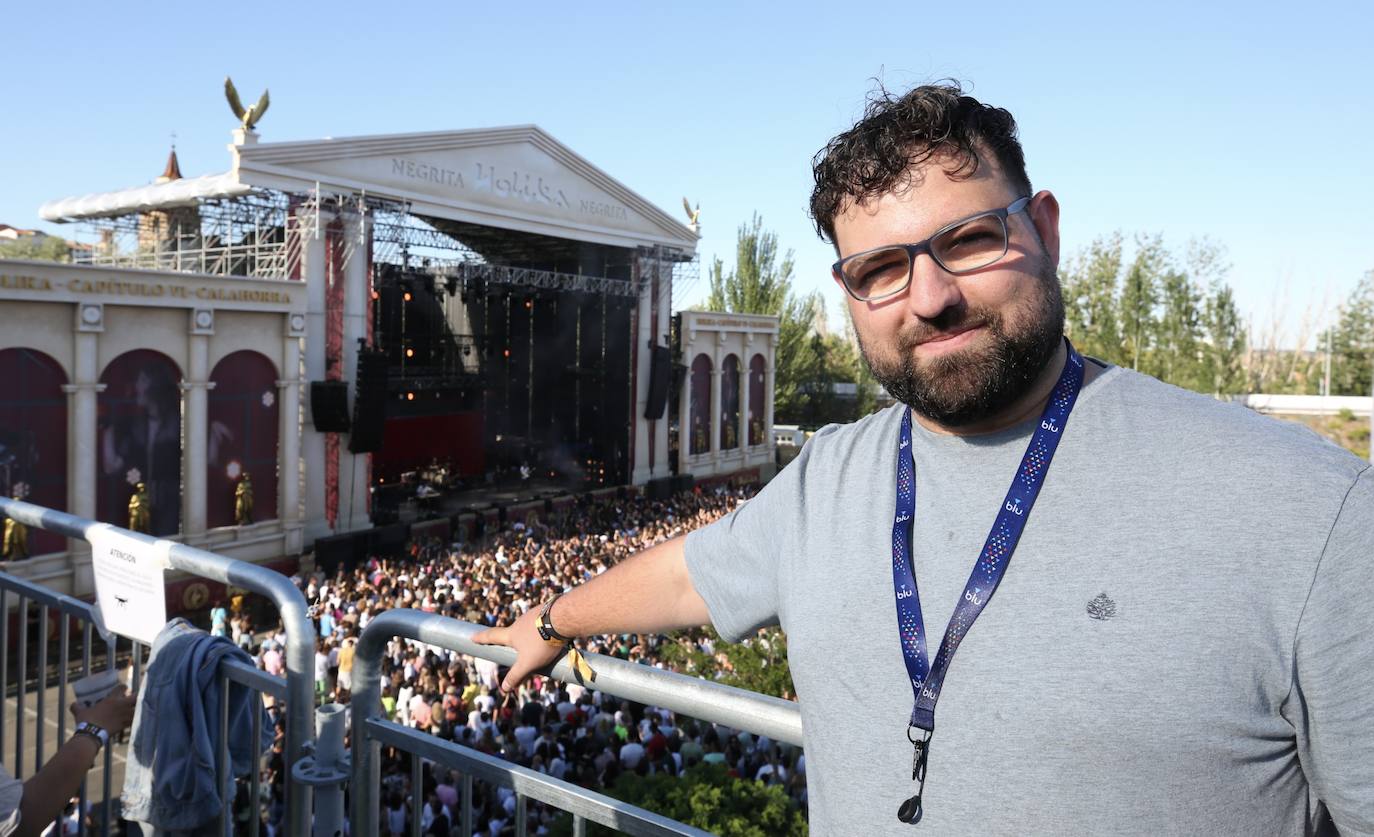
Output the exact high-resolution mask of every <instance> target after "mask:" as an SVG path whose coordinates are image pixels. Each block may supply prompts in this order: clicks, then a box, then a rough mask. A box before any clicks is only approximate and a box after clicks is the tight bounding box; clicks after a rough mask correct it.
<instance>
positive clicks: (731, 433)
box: [721, 421, 735, 450]
mask: <svg viewBox="0 0 1374 837" xmlns="http://www.w3.org/2000/svg"><path fill="white" fill-rule="evenodd" d="M734 446H735V423H734V422H733V421H727V422H726V424H725V444H724V445H722V446H721V447H723V448H725V449H726V450H729V449H731V448H733V447H734Z"/></svg>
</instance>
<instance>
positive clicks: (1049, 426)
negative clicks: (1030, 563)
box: [892, 340, 1083, 823]
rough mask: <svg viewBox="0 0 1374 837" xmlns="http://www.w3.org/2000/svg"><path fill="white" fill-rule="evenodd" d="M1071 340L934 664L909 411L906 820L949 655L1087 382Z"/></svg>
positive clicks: (903, 584) (902, 448) (900, 519)
mask: <svg viewBox="0 0 1374 837" xmlns="http://www.w3.org/2000/svg"><path fill="white" fill-rule="evenodd" d="M1064 343H1065V345H1066V346H1067V347H1068V360H1067V361H1066V362H1065V363H1064V371H1063V372H1061V373H1060V375H1059V382H1058V383H1056V384H1055V386H1054V391H1053V392H1051V393H1050V400H1049V403H1048V404H1046V405H1045V412H1044V413H1043V414H1042V415H1041V416H1040V425H1039V426H1038V427H1036V428H1035V432H1034V433H1033V434H1032V435H1031V440H1030V444H1029V445H1028V446H1027V447H1026V454H1025V456H1023V457H1022V458H1021V466H1020V467H1019V468H1018V469H1017V471H1016V476H1015V477H1014V478H1013V479H1012V481H1011V488H1009V489H1007V496H1006V499H1005V500H1003V502H1002V507H1001V508H1000V509H998V510H997V520H996V521H995V522H994V523H993V524H992V531H991V532H989V533H988V538H987V541H986V542H985V543H984V544H983V551H982V553H981V554H980V555H979V556H978V561H977V563H975V564H974V565H973V572H972V573H971V574H970V575H969V578H968V583H967V584H965V585H964V595H963V597H962V598H961V599H960V600H959V604H958V606H957V607H955V609H954V615H953V616H951V617H950V620H949V628H948V629H947V630H946V631H945V638H944V640H942V641H941V643H940V651H939V653H937V654H936V655H935V664H934V665H933V666H932V665H930V664H929V663H928V661H927V660H928V658H927V656H926V635H925V634H926V631H925V624H924V623H923V622H922V620H921V596H920V594H919V593H918V592H917V589H916V572H915V566H914V563H913V559H912V554H911V539H912V531H913V526H914V524H913V522H912V518H913V517H915V515H916V472H915V466H914V464H913V462H912V458H911V410H906V411H905V412H904V413H903V414H902V435H901V440H900V442H899V443H898V447H897V512H896V515H895V516H894V518H893V523H892V587H893V592H894V593H895V595H896V599H897V630H898V633H899V634H900V635H901V645H902V657H903V659H904V660H905V661H906V670H907V674H908V675H910V677H911V690H912V693H913V695H914V696H915V706H914V707H913V708H912V710H911V722H910V725H909V726H908V727H907V738H908V739H909V740H910V741H911V743H912V744H913V745H914V746H915V748H916V752H915V754H914V756H913V757H912V764H911V779H912V781H915V782H919V783H920V785H919V787H918V788H917V791H916V795H915V796H913V797H911V798H910V799H908V800H907V801H905V802H903V803H902V806H901V808H900V809H899V810H898V812H897V817H898V819H900V820H901V821H902V822H909V823H916V822H919V821H920V819H921V793H922V791H924V789H925V781H926V760H927V759H928V758H929V756H930V739H931V737H932V735H933V734H934V731H935V702H936V701H938V700H939V699H940V687H941V685H942V684H943V683H944V681H945V674H946V672H948V670H949V663H950V660H952V659H953V658H954V652H955V651H958V650H959V643H961V642H963V640H964V637H965V636H967V635H968V631H969V628H970V627H972V626H973V623H974V621H975V620H976V619H977V618H978V615H979V614H980V613H982V612H983V608H984V607H986V606H987V603H988V601H989V600H990V599H991V598H992V594H993V593H994V592H996V590H997V585H998V583H1000V582H1001V580H1002V575H1003V574H1004V573H1005V572H1006V571H1007V564H1008V563H1009V562H1010V561H1011V554H1012V552H1013V551H1014V550H1015V549H1016V542H1017V541H1018V540H1020V538H1021V530H1022V529H1024V528H1025V525H1026V515H1027V514H1029V513H1030V510H1031V507H1032V506H1034V505H1035V498H1036V497H1037V496H1039V494H1040V486H1041V485H1042V484H1043V483H1044V480H1045V472H1046V471H1048V470H1049V467H1050V460H1051V459H1053V458H1054V452H1055V449H1056V448H1058V447H1059V439H1060V435H1061V433H1062V432H1063V430H1064V425H1065V424H1067V423H1068V420H1069V413H1070V412H1071V411H1072V410H1073V405H1074V402H1075V401H1076V400H1077V399H1078V391H1079V389H1080V388H1081V387H1082V386H1083V358H1082V357H1081V356H1080V355H1079V354H1078V352H1077V351H1076V350H1075V349H1074V347H1073V344H1071V343H1069V342H1068V341H1067V340H1065V341H1064ZM912 729H920V730H924V731H925V734H924V735H923V736H922V737H921V738H920V739H919V740H918V739H916V738H913V737H912V734H911V731H912Z"/></svg>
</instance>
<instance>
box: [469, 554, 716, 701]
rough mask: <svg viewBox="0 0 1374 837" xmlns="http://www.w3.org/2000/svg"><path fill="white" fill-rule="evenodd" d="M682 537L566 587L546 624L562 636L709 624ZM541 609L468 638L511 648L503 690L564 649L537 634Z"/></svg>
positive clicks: (508, 689)
mask: <svg viewBox="0 0 1374 837" xmlns="http://www.w3.org/2000/svg"><path fill="white" fill-rule="evenodd" d="M685 540H686V536H682V537H677V538H673V539H672V540H670V541H665V542H663V543H661V544H659V545H658V546H655V547H651V548H649V549H646V550H644V551H643V552H640V553H638V554H637V555H633V556H631V557H630V558H627V559H626V560H624V561H622V562H621V563H619V564H617V565H615V566H614V567H611V568H610V569H609V570H607V571H606V572H604V573H602V574H601V575H599V576H597V577H596V578H594V579H592V580H591V581H588V582H587V583H586V584H583V585H581V586H579V587H575V588H573V589H572V590H570V591H568V592H567V593H566V594H564V595H563V596H562V597H561V598H559V599H558V601H557V602H555V603H554V606H553V609H552V610H551V611H550V612H549V621H550V623H552V625H553V627H554V629H555V630H556V631H558V632H559V633H560V634H562V635H564V636H567V637H582V636H595V635H599V634H626V633H646V634H656V633H663V632H665V631H671V630H676V629H678V628H691V627H696V626H698V625H705V624H707V623H709V622H710V621H711V615H710V613H709V612H708V611H707V609H706V602H705V601H704V600H703V599H702V598H701V595H700V594H699V593H697V590H696V588H695V587H693V586H692V580H691V578H690V576H689V575H688V573H687V561H686V558H685V556H684V553H683V542H684V541H685ZM542 609H543V605H542V603H541V604H540V606H539V607H531V608H530V609H529V611H527V612H526V613H525V614H524V615H523V616H521V617H520V618H519V619H517V620H515V622H514V623H513V624H511V625H509V626H506V627H499V628H490V629H488V630H485V631H482V632H481V633H479V634H477V635H476V636H475V637H473V639H474V640H475V641H477V642H480V643H482V644H484V645H505V646H507V647H509V648H514V649H515V651H516V654H517V655H518V656H517V657H516V660H515V665H513V666H512V667H511V669H510V671H509V672H508V673H507V674H506V677H505V679H504V680H502V681H501V691H503V692H509V691H510V690H511V689H514V688H515V687H516V686H517V685H519V684H520V683H521V682H523V681H524V680H525V678H527V677H528V676H529V675H530V674H531V673H532V672H534V671H535V670H537V669H540V668H543V667H544V666H547V665H549V664H550V663H552V662H553V661H554V660H556V659H558V656H559V655H560V654H562V653H563V649H561V648H557V647H554V646H552V645H549V644H548V643H546V642H544V640H542V639H540V637H539V631H538V630H537V629H536V628H535V625H534V623H535V620H537V619H538V618H539V611H540V610H542Z"/></svg>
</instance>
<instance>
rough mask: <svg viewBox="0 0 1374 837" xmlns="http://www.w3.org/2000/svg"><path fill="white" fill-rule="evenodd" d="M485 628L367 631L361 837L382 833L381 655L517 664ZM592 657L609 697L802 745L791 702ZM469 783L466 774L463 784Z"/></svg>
mask: <svg viewBox="0 0 1374 837" xmlns="http://www.w3.org/2000/svg"><path fill="white" fill-rule="evenodd" d="M480 630H482V626H481V625H474V624H472V623H470V622H462V621H459V620H457V619H450V618H448V617H446V616H440V615H438V614H434V613H425V612H423V611H419V610H408V609H397V610H389V611H386V612H385V613H382V614H380V615H378V616H377V617H376V618H374V619H373V620H372V621H371V622H369V623H368V624H367V628H366V629H364V630H363V634H362V636H361V637H360V638H359V639H358V645H357V647H356V650H355V651H354V655H353V685H354V686H355V687H356V688H355V691H354V692H353V701H352V706H351V711H352V715H351V719H352V727H353V775H352V779H351V787H350V790H351V793H352V800H353V804H352V807H351V809H350V812H351V819H352V823H353V829H354V834H355V835H357V837H370V835H375V834H376V833H377V810H378V809H377V793H378V792H377V785H378V781H377V777H378V775H379V772H380V764H379V761H380V758H379V753H378V749H377V747H376V742H374V741H371V740H369V739H368V737H367V728H368V721H369V720H371V719H374V718H377V717H380V716H381V714H382V707H381V702H382V683H381V678H382V655H383V654H384V653H385V652H386V646H387V643H388V642H390V641H391V638H392V637H397V636H401V637H406V638H407V639H416V640H419V641H420V642H423V643H427V644H429V645H437V646H439V647H441V648H448V649H451V650H454V651H457V652H458V653H460V654H466V655H468V656H472V657H481V658H484V659H488V660H493V661H495V662H497V663H500V664H501V665H507V666H508V665H511V664H512V663H514V662H515V651H514V650H512V649H510V648H505V647H502V646H496V645H478V644H477V643H475V642H473V641H472V637H473V635H474V634H476V633H477V632H478V631H480ZM588 659H589V661H590V663H591V666H592V668H593V669H594V670H595V671H596V672H597V686H598V687H599V688H602V690H603V691H606V692H607V693H609V694H614V695H616V696H617V697H622V698H626V699H628V700H633V701H636V702H639V703H646V704H650V705H654V706H662V707H664V708H665V709H671V710H673V711H674V712H681V713H683V714H685V715H688V716H690V717H693V718H697V719H699V720H702V721H716V722H719V723H723V724H727V725H729V726H732V727H738V728H742V729H749V730H751V731H753V732H755V733H758V734H760V735H766V736H768V737H769V738H772V739H773V740H775V741H785V742H787V743H789V744H797V745H801V743H802V728H801V713H800V710H799V709H798V708H797V706H796V704H794V703H791V702H789V701H785V700H781V699H778V698H769V697H764V696H762V695H757V694H754V693H753V692H747V691H745V690H743V689H735V688H731V687H729V686H722V685H721V684H719V683H712V682H710V681H707V680H701V679H699V678H696V677H688V676H687V675H682V674H674V673H672V672H668V671H662V670H660V669H655V668H649V667H647V666H642V665H639V664H637V663H631V662H628V661H626V660H618V659H615V658H613V657H603V656H601V655H599V654H589V655H588ZM550 672H551V673H552V675H553V676H554V677H555V678H557V679H560V680H568V681H574V682H575V681H576V679H577V678H576V675H575V673H574V672H573V670H572V667H571V666H569V665H568V663H567V661H566V660H559V661H558V662H557V663H555V664H554V665H553V666H552V668H551V669H550ZM469 778H470V777H467V776H466V775H465V777H464V782H465V783H466V782H467V780H468V779H469ZM466 833H471V831H467V832H466Z"/></svg>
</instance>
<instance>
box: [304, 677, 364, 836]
mask: <svg viewBox="0 0 1374 837" xmlns="http://www.w3.org/2000/svg"><path fill="white" fill-rule="evenodd" d="M344 722H345V718H344V708H343V706H341V705H339V704H337V703H327V704H325V705H324V706H321V707H320V708H319V709H318V710H317V711H316V712H315V764H316V765H317V766H318V767H319V768H321V769H325V770H327V769H329V768H336V769H337V768H340V767H346V763H345V761H344ZM354 737H355V738H356V737H357V733H356V732H355V733H354ZM341 773H342V771H341ZM342 775H347V774H346V773H342ZM343 820H344V793H343V785H342V783H336V784H328V785H325V784H321V785H319V786H318V790H316V791H315V832H314V833H315V834H316V835H317V837H334V835H336V834H342V833H343V827H344V826H343Z"/></svg>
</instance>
